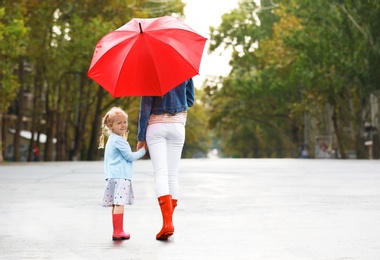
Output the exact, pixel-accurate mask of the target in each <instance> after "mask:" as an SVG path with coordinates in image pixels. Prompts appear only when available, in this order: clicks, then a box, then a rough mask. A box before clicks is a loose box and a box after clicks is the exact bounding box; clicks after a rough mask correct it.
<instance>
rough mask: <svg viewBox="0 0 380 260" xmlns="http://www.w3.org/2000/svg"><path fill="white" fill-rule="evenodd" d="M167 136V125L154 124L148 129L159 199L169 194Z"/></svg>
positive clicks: (150, 152)
mask: <svg viewBox="0 0 380 260" xmlns="http://www.w3.org/2000/svg"><path fill="white" fill-rule="evenodd" d="M166 136H167V124H166V123H158V124H152V125H149V126H148V128H147V134H146V141H147V143H148V147H149V154H150V158H151V161H152V165H153V171H154V178H155V184H156V186H155V187H156V196H157V198H158V197H161V196H164V195H168V194H169V185H168V183H169V180H168V167H167V140H166Z"/></svg>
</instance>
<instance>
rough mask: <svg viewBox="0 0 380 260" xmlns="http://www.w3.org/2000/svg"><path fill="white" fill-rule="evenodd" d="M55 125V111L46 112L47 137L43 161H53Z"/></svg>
mask: <svg viewBox="0 0 380 260" xmlns="http://www.w3.org/2000/svg"><path fill="white" fill-rule="evenodd" d="M56 125H57V111H55V110H50V111H49V112H48V120H47V127H46V130H47V133H46V135H47V137H46V143H45V161H47V162H49V161H53V160H54V143H53V140H54V138H55V134H56Z"/></svg>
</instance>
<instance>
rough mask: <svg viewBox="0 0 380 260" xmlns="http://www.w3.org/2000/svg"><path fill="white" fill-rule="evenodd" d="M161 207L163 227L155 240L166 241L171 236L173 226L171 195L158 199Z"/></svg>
mask: <svg viewBox="0 0 380 260" xmlns="http://www.w3.org/2000/svg"><path fill="white" fill-rule="evenodd" d="M158 203H159V204H160V207H161V213H162V220H163V225H162V229H161V231H160V232H159V233H158V234H157V235H156V239H157V240H166V239H168V237H170V236H171V235H173V233H174V226H173V221H172V215H173V204H172V195H165V196H161V197H159V198H158Z"/></svg>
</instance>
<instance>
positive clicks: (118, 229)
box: [112, 214, 131, 240]
mask: <svg viewBox="0 0 380 260" xmlns="http://www.w3.org/2000/svg"><path fill="white" fill-rule="evenodd" d="M123 219H124V214H112V223H113V234H112V240H126V239H129V238H130V237H131V236H130V234H129V233H128V232H124V230H123Z"/></svg>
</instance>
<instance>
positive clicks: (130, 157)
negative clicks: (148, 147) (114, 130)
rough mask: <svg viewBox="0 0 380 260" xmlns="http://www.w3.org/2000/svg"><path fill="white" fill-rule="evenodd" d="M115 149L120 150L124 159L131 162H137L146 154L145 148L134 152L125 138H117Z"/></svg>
mask: <svg viewBox="0 0 380 260" xmlns="http://www.w3.org/2000/svg"><path fill="white" fill-rule="evenodd" d="M115 147H116V149H117V150H119V152H120V154H121V155H122V156H123V158H124V159H125V160H126V161H129V162H132V161H136V160H138V159H140V158H141V157H143V156H144V154H145V149H144V148H141V149H140V150H138V151H137V152H132V149H131V146H130V145H129V144H128V142H127V141H126V140H125V139H124V138H123V137H120V138H117V140H116V141H115Z"/></svg>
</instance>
